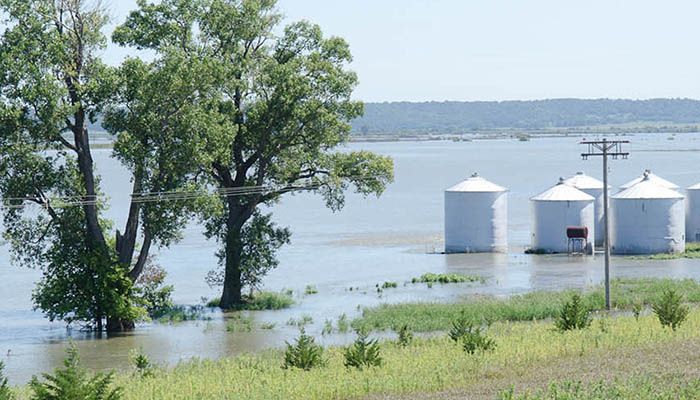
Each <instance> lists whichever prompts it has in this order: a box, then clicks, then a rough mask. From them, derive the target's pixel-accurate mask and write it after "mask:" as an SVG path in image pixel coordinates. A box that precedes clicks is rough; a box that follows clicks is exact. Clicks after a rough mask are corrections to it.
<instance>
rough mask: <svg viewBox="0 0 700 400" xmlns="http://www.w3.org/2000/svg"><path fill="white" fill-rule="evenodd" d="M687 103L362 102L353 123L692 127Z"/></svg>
mask: <svg viewBox="0 0 700 400" xmlns="http://www.w3.org/2000/svg"><path fill="white" fill-rule="evenodd" d="M698 122H700V101H698V100H692V99H651V100H613V99H594V100H583V99H552V100H534V101H474V102H456V101H446V102H423V103H410V102H394V103H366V104H365V113H364V115H363V116H362V117H359V118H357V119H355V120H353V121H352V127H353V133H354V134H359V135H361V134H398V133H444V134H450V133H468V132H469V131H477V130H494V129H508V128H511V129H545V128H571V127H583V126H600V125H613V124H640V125H648V124H651V123H664V124H694V123H698Z"/></svg>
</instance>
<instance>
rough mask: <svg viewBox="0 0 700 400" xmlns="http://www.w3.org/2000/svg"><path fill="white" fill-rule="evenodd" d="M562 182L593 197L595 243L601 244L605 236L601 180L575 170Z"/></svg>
mask: <svg viewBox="0 0 700 400" xmlns="http://www.w3.org/2000/svg"><path fill="white" fill-rule="evenodd" d="M564 182H565V183H566V184H567V185H570V186H573V187H575V188H576V189H578V190H580V191H582V192H584V193H586V194H589V195H591V196H593V197H594V198H595V204H594V209H595V245H596V246H602V245H603V239H604V238H605V223H604V222H603V216H604V211H605V208H604V201H603V187H604V185H603V182H601V181H599V180H597V179H595V178H593V177H591V176H588V175H586V174H584V173H583V172H577V173H576V175H573V176H571V177H569V178H567V179H566V180H564Z"/></svg>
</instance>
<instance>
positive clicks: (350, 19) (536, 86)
mask: <svg viewBox="0 0 700 400" xmlns="http://www.w3.org/2000/svg"><path fill="white" fill-rule="evenodd" d="M135 4H136V0H111V11H112V13H113V15H114V20H115V22H120V21H122V20H123V19H124V17H125V16H126V14H127V13H128V12H129V10H131V9H133V8H134V7H135ZM279 8H280V10H281V11H282V13H283V14H284V15H285V17H286V19H287V21H288V22H289V21H294V20H298V19H308V20H310V21H313V22H315V23H318V24H319V25H321V27H322V28H323V30H324V32H325V33H327V34H332V35H338V36H342V37H344V38H345V39H347V40H348V42H349V43H350V46H351V49H352V53H353V55H354V58H355V61H354V63H353V65H352V68H353V69H354V70H355V71H357V73H358V74H359V77H360V85H359V87H358V88H357V91H356V97H357V98H359V99H362V100H365V101H400V100H406V101H424V100H435V101H443V100H510V99H542V98H559V97H582V98H598V97H612V98H635V99H636V98H653V97H690V98H695V99H699V98H700V23H698V18H699V17H700V2H698V1H697V0H684V1H681V0H666V1H661V0H655V1H648V0H628V1H615V0H586V1H582V0H579V1H573V0H527V1H525V0H509V1H507V0H280V2H279ZM124 54H126V51H125V50H123V49H118V48H116V47H110V48H109V49H108V50H107V52H106V54H105V56H106V58H107V59H108V60H109V61H110V62H113V63H115V62H118V60H120V59H121V57H123V56H124Z"/></svg>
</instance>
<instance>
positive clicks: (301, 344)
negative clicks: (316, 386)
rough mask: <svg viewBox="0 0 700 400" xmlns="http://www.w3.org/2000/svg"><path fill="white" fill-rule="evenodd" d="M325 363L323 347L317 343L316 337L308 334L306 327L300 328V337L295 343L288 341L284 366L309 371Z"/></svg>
mask: <svg viewBox="0 0 700 400" xmlns="http://www.w3.org/2000/svg"><path fill="white" fill-rule="evenodd" d="M323 364H324V361H323V347H321V346H319V345H317V344H316V342H315V340H314V338H313V337H311V336H309V335H307V334H306V332H305V331H304V328H302V329H301V330H300V335H299V338H297V340H296V342H295V343H294V344H293V345H292V344H290V343H288V342H287V349H286V350H285V352H284V366H283V368H285V369H289V368H299V369H303V370H304V371H309V370H310V369H312V368H315V367H319V366H322V365H323Z"/></svg>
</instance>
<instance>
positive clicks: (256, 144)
mask: <svg viewBox="0 0 700 400" xmlns="http://www.w3.org/2000/svg"><path fill="white" fill-rule="evenodd" d="M275 3H276V1H274V0H184V1H182V0H164V1H161V2H159V3H157V4H149V3H146V2H145V1H141V2H139V6H140V8H139V10H137V11H134V12H132V13H131V15H130V16H129V17H128V18H127V21H126V23H125V24H123V25H122V26H120V27H118V28H117V30H116V31H115V34H114V40H115V41H116V42H118V43H121V44H124V45H133V46H136V47H138V48H148V49H152V50H156V51H157V52H159V53H161V54H165V53H167V52H171V51H175V50H177V51H179V52H181V54H183V56H184V57H188V58H198V59H202V60H205V62H206V63H207V65H208V66H209V68H210V76H212V77H214V78H215V79H217V82H218V83H217V85H218V91H219V93H220V96H219V102H218V104H217V108H216V109H217V112H218V114H219V116H220V119H219V120H218V121H217V123H218V124H219V129H210V130H208V131H207V132H206V135H205V136H204V137H203V148H202V150H203V152H202V154H201V156H200V157H199V159H198V162H199V163H200V168H201V171H202V172H203V173H205V174H206V176H207V177H208V179H209V182H210V183H211V184H212V185H215V186H216V187H218V188H219V190H220V191H221V194H222V196H221V197H220V198H219V200H218V204H215V206H213V207H206V208H205V209H204V210H205V211H204V212H203V213H202V217H203V218H204V220H205V221H206V223H207V228H208V229H207V234H208V236H209V237H214V238H217V239H218V240H219V241H220V242H221V243H222V251H221V252H220V254H221V260H222V267H223V273H222V275H223V278H222V281H223V282H222V283H223V294H222V297H221V304H220V305H221V307H223V308H230V307H234V306H236V305H238V304H240V303H241V302H242V301H243V298H242V291H243V288H244V285H246V284H256V283H257V282H258V281H259V279H260V278H261V274H263V273H265V272H267V270H269V268H271V267H274V266H275V265H276V260H275V250H276V248H278V247H279V246H281V245H282V244H284V243H286V241H287V240H288V234H285V232H284V231H283V230H280V229H279V228H277V227H275V226H274V225H272V222H271V220H270V218H269V217H267V216H264V215H262V214H260V213H259V208H260V206H263V205H265V206H270V205H273V204H274V203H275V202H277V201H278V200H279V199H280V197H281V196H283V195H284V194H285V193H289V192H294V191H298V190H308V191H313V192H317V193H319V194H321V195H322V196H323V197H324V198H325V200H326V204H327V206H328V207H330V208H331V209H333V210H338V209H340V208H342V206H343V204H344V193H345V191H346V190H347V189H348V188H350V186H353V187H354V189H355V191H356V192H358V193H360V194H362V195H369V194H376V195H379V194H381V193H382V192H383V190H384V188H385V186H386V185H387V183H389V182H390V181H391V180H392V179H393V162H392V160H391V159H390V158H388V157H382V156H378V155H376V154H373V153H370V152H366V151H357V152H348V151H338V150H336V149H337V148H338V146H340V145H342V144H344V143H346V142H347V141H348V139H349V133H350V125H349V121H351V120H352V119H354V118H356V117H358V116H360V115H361V113H362V103H360V102H357V101H353V100H352V99H351V95H352V92H353V89H354V88H355V86H356V84H357V76H356V75H355V73H353V72H352V71H350V70H348V69H347V65H348V63H349V62H350V61H351V60H352V58H351V55H350V50H349V47H348V44H347V43H346V42H345V41H344V40H342V39H340V38H336V37H331V38H327V37H324V36H323V35H322V33H321V30H320V28H319V27H318V26H316V25H312V24H310V23H308V22H298V23H294V24H291V25H289V26H287V27H286V28H285V29H284V31H283V33H282V34H281V35H279V36H278V35H275V34H273V31H275V28H276V27H277V26H278V24H279V22H280V17H279V15H278V14H277V12H276V10H275ZM246 227H248V228H246ZM260 241H262V242H263V243H262V245H261V244H260ZM251 249H252V250H251ZM261 249H264V251H260V250H261Z"/></svg>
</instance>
